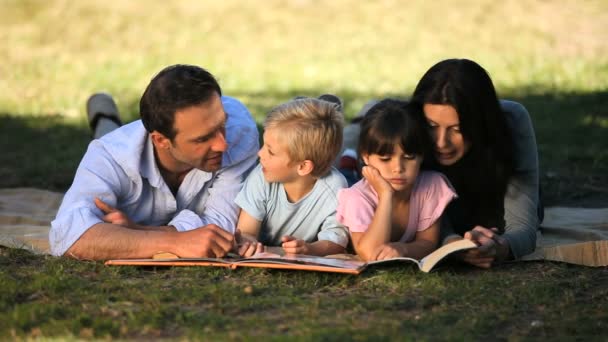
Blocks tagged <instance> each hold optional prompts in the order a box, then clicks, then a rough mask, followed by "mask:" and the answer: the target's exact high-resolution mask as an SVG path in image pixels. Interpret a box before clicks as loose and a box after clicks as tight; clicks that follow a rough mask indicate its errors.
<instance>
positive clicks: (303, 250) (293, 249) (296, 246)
mask: <svg viewBox="0 0 608 342" xmlns="http://www.w3.org/2000/svg"><path fill="white" fill-rule="evenodd" d="M281 241H282V242H283V244H282V245H281V247H283V250H284V251H285V253H286V254H308V250H309V245H308V243H306V241H304V240H300V239H297V238H295V237H293V236H289V235H286V236H283V237H282V238H281Z"/></svg>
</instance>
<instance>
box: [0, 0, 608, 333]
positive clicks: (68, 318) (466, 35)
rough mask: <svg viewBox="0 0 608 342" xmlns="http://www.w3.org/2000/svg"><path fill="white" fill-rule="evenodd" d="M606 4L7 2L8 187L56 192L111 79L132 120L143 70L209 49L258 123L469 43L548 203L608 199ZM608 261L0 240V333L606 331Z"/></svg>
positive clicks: (1, 71) (404, 81)
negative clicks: (128, 248) (119, 256)
mask: <svg viewBox="0 0 608 342" xmlns="http://www.w3.org/2000/svg"><path fill="white" fill-rule="evenodd" d="M607 35H608V3H607V2H606V1H601V0H590V1H585V2H574V1H551V0H546V1H526V2H523V1H511V0H508V1H500V2H498V1H491V0H479V1H473V0H465V1H459V2H452V1H447V0H438V1H432V2H431V1H411V2H399V1H392V0H384V1H365V2H363V1H354V0H353V1H347V0H335V1H315V0H292V1H275V0H269V1H264V2H254V1H232V0H229V1H179V2H173V3H171V4H167V3H165V2H161V1H148V2H135V1H130V2H118V1H114V2H108V1H105V2H102V1H80V2H73V1H67V0H66V1H61V0H52V1H44V2H43V1H34V0H22V1H18V0H4V1H2V2H0V41H2V42H3V48H2V49H0V60H2V62H3V63H0V136H1V138H0V151H1V153H0V187H26V186H27V187H38V188H44V189H50V190H55V191H65V190H66V189H67V188H68V187H69V186H70V184H71V181H72V178H73V176H74V171H75V170H76V167H77V165H78V163H79V161H80V158H81V156H82V154H83V153H84V151H85V150H86V146H87V143H88V141H89V139H90V132H89V130H88V126H87V123H86V120H85V113H84V104H85V101H86V99H87V97H88V96H89V95H90V94H91V93H93V92H96V91H108V92H110V93H112V94H113V95H114V96H115V98H116V100H117V102H118V106H119V109H120V111H121V114H122V115H123V117H124V118H125V119H126V121H131V120H134V119H136V118H137V116H138V114H137V112H138V101H139V97H140V96H141V93H142V91H143V89H144V87H145V86H146V84H147V83H148V81H149V80H150V78H151V77H152V76H153V75H154V74H155V73H156V72H158V71H159V70H160V69H161V68H163V67H165V66H167V65H170V64H175V63H191V64H197V65H200V66H203V67H205V68H207V69H209V70H210V71H211V72H212V73H214V74H215V75H216V76H217V77H218V78H219V80H220V83H221V85H222V87H223V90H224V93H225V94H228V95H232V96H235V97H237V98H239V99H241V100H242V101H243V102H244V103H245V104H246V105H247V106H248V107H249V108H250V109H251V112H252V113H253V115H254V116H255V118H256V120H257V121H258V122H261V121H262V119H263V117H264V115H265V113H266V112H267V111H268V110H269V109H270V108H272V107H273V106H275V105H277V104H279V103H281V102H284V101H286V100H288V99H290V98H291V97H293V96H296V95H317V94H320V93H325V92H331V93H335V94H337V95H339V96H341V97H343V99H344V100H345V102H346V115H347V117H352V116H354V115H355V114H356V112H357V111H358V110H359V108H360V107H361V106H362V105H363V103H365V102H366V101H367V100H369V99H371V98H382V97H388V96H392V97H402V98H406V97H408V96H409V95H410V94H411V92H412V91H413V88H414V87H415V85H416V82H417V81H418V80H419V79H420V77H421V76H422V74H423V73H424V72H425V71H426V70H427V69H428V68H429V67H430V66H431V65H433V64H434V63H436V62H437V61H439V60H441V59H444V58H449V57H466V58H470V59H473V60H475V61H477V62H479V63H480V64H481V65H482V66H484V67H485V68H486V69H487V70H488V72H489V73H490V74H491V76H492V78H493V80H494V81H495V85H496V88H497V91H498V93H499V95H500V96H501V97H502V98H508V99H514V100H517V101H519V102H521V103H523V104H524V105H525V106H526V107H527V108H528V110H529V111H530V113H531V115H532V120H533V123H534V125H535V129H536V134H537V140H538V145H539V156H540V161H541V168H542V174H541V178H542V184H543V192H544V200H545V202H546V203H547V204H548V205H567V206H586V207H606V206H608V176H607V174H608V138H607V137H608V109H607V107H606V104H608V40H606V36H607ZM607 282H608V269H606V268H599V269H593V268H584V267H577V266H569V265H564V264H553V263H514V264H508V265H501V266H499V267H496V268H494V269H492V270H490V271H481V270H477V269H473V268H469V267H465V266H459V265H455V266H453V267H449V268H444V269H441V270H439V271H438V272H434V273H431V274H423V273H420V272H418V271H416V270H415V269H414V268H409V267H406V268H399V267H382V268H379V269H373V270H369V271H366V272H365V273H364V274H362V275H360V276H357V277H353V276H344V275H333V274H320V273H304V272H286V271H269V270H236V271H228V270H223V269H206V268H175V269H163V268H156V269H148V268H128V267H127V268H121V267H105V266H103V264H102V263H97V262H77V261H73V260H64V259H60V258H53V257H48V256H37V255H31V254H28V253H26V252H24V251H20V250H13V249H1V250H0V339H9V338H28V337H48V338H59V339H78V338H106V337H111V338H115V339H124V338H139V339H157V338H169V339H182V338H186V339H210V340H218V339H220V340H224V339H230V340H240V339H257V338H264V339H271V340H282V339H287V338H291V337H294V338H296V339H300V340H345V339H346V340H351V339H355V340H357V339H362V340H364V339H389V340H396V339H399V340H402V339H406V340H410V339H417V340H418V339H422V340H435V339H455V340H465V339H467V340H469V339H478V340H479V339H490V338H492V339H501V340H504V339H511V340H518V339H541V338H542V339H548V338H559V339H569V338H575V337H576V338H579V339H597V340H601V339H605V338H606V336H608V310H606V309H605V308H606V307H607V305H608V299H606V298H608V289H607V288H606V283H607Z"/></svg>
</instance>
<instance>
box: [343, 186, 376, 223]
mask: <svg viewBox="0 0 608 342" xmlns="http://www.w3.org/2000/svg"><path fill="white" fill-rule="evenodd" d="M375 212H376V204H375V203H372V202H371V201H369V199H368V198H366V197H365V196H364V195H363V193H361V192H360V191H358V190H357V189H354V188H352V187H351V188H349V189H343V190H340V191H339V192H338V208H337V215H336V216H337V220H338V222H340V223H342V224H343V225H345V226H346V227H348V229H349V230H350V231H351V232H355V233H362V232H365V231H366V230H367V228H368V227H369V225H370V224H371V223H372V220H373V218H374V213H375Z"/></svg>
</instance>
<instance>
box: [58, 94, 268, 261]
mask: <svg viewBox="0 0 608 342" xmlns="http://www.w3.org/2000/svg"><path fill="white" fill-rule="evenodd" d="M222 103H223V106H224V111H225V112H226V113H227V120H226V141H227V143H228V149H227V151H226V152H224V154H223V159H222V168H221V169H220V170H219V171H217V172H205V171H201V170H198V169H193V170H191V171H190V172H189V173H188V174H187V175H186V177H185V178H184V180H183V182H182V184H181V185H180V187H179V189H178V191H177V194H176V195H175V196H174V195H173V194H172V193H171V190H170V189H169V186H168V185H167V184H166V183H165V181H164V179H163V177H162V176H161V174H160V171H159V169H158V166H157V165H156V161H155V157H154V148H153V145H152V141H151V139H150V137H149V135H148V133H147V131H146V130H145V128H144V127H143V124H142V122H141V120H137V121H134V122H132V123H130V124H128V125H125V126H122V127H120V128H118V129H116V130H115V131H113V132H111V133H109V134H107V135H105V136H103V137H102V138H101V139H97V140H94V141H92V142H91V143H90V144H89V148H88V150H87V152H86V153H85V155H84V157H83V158H82V161H81V162H80V165H79V166H78V169H77V170H76V176H75V177H74V182H73V183H72V186H71V187H70V189H69V190H68V192H67V193H66V194H65V197H64V198H63V202H62V203H61V206H60V208H59V211H58V212H57V217H56V218H55V220H54V221H53V222H51V230H50V233H49V243H50V247H51V253H52V254H53V255H58V256H59V255H63V254H64V253H65V252H66V251H67V250H68V249H69V248H70V247H71V246H72V245H73V244H74V242H76V241H77V240H78V239H79V238H80V236H81V235H82V234H84V232H86V231H87V230H88V229H89V228H90V227H92V226H93V225H95V224H98V223H101V222H103V221H102V219H101V218H102V217H103V213H102V212H101V210H99V209H97V207H96V206H95V203H94V202H93V199H94V198H95V197H99V198H100V199H101V200H103V201H104V202H106V203H107V204H109V205H110V206H112V207H115V208H117V209H118V210H121V211H123V212H124V213H125V214H127V216H129V218H130V219H131V220H133V221H134V222H137V223H138V224H143V225H151V226H161V225H171V226H174V227H175V228H176V229H177V230H178V231H187V230H191V229H195V228H198V227H201V226H204V225H207V224H211V223H213V224H216V225H218V226H219V227H222V228H223V229H225V230H226V231H229V232H231V233H234V231H235V227H236V222H237V217H238V207H237V206H236V204H235V203H234V198H235V197H236V195H237V194H238V192H239V191H240V190H241V187H242V185H243V182H244V180H245V178H246V176H247V174H248V173H249V171H250V170H251V169H252V167H253V166H254V165H255V162H256V160H257V155H256V153H257V151H258V149H259V137H258V130H257V127H256V123H255V121H254V120H253V118H252V117H251V114H250V113H249V111H248V110H247V108H246V107H245V106H244V105H243V104H242V103H240V102H239V101H238V100H236V99H233V98H230V97H226V96H223V97H222Z"/></svg>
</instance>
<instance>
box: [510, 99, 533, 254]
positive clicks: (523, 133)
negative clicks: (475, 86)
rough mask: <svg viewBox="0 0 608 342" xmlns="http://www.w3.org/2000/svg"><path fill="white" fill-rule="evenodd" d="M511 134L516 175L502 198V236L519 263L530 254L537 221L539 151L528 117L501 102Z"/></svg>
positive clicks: (514, 104) (516, 105)
mask: <svg viewBox="0 0 608 342" xmlns="http://www.w3.org/2000/svg"><path fill="white" fill-rule="evenodd" d="M501 107H502V108H503V110H504V111H505V112H506V113H507V119H508V122H509V124H510V126H511V129H512V132H513V141H514V144H515V145H514V150H513V153H514V156H515V173H514V174H513V176H512V178H511V180H510V182H509V184H508V185H507V192H506V194H505V200H504V206H505V214H504V215H505V216H504V219H505V233H504V234H503V235H502V237H504V239H505V240H506V243H507V245H508V248H509V250H510V253H509V255H510V256H511V257H512V258H515V259H518V258H521V257H522V256H524V255H526V254H529V253H532V252H533V251H534V249H535V247H536V233H537V230H538V226H539V224H540V220H539V217H538V208H539V187H540V185H539V166H538V151H537V145H536V137H535V134H534V128H533V126H532V121H531V119H530V114H528V111H527V110H526V108H525V107H524V106H522V105H521V104H519V103H517V102H512V101H501Z"/></svg>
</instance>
